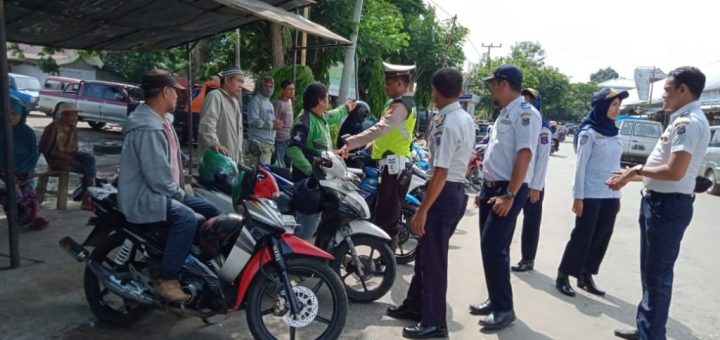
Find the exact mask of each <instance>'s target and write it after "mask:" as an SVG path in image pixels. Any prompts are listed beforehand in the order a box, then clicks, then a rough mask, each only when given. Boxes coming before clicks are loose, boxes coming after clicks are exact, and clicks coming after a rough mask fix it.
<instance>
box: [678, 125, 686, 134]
mask: <svg viewBox="0 0 720 340" xmlns="http://www.w3.org/2000/svg"><path fill="white" fill-rule="evenodd" d="M686 126H687V124H683V125H679V126H678V125H676V126H675V132H677V134H678V135H682V134H684V133H685V131H686Z"/></svg>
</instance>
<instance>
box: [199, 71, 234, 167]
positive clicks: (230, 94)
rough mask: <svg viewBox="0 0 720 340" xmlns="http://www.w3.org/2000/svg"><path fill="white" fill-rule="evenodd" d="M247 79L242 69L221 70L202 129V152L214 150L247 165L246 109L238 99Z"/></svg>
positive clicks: (202, 118)
mask: <svg viewBox="0 0 720 340" xmlns="http://www.w3.org/2000/svg"><path fill="white" fill-rule="evenodd" d="M244 82H245V79H244V75H243V72H242V71H241V70H240V69H239V68H235V67H232V68H229V69H227V70H225V71H223V72H221V73H220V88H219V89H217V90H216V91H212V92H210V93H208V94H207V96H206V97H205V100H204V101H203V105H202V108H201V109H200V127H199V128H198V139H199V140H200V152H201V154H204V153H205V152H206V151H207V150H209V149H214V150H216V151H218V152H222V153H224V154H226V155H228V156H230V157H231V158H232V159H233V160H234V161H235V162H237V163H238V164H243V151H242V150H243V148H242V141H243V124H242V110H241V109H240V103H239V102H238V99H237V98H238V96H239V95H240V94H241V93H242V85H243V83H244Z"/></svg>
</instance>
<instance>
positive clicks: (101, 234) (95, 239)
mask: <svg viewBox="0 0 720 340" xmlns="http://www.w3.org/2000/svg"><path fill="white" fill-rule="evenodd" d="M87 225H92V226H94V227H93V230H92V232H90V234H89V235H88V236H87V238H85V242H83V243H82V246H83V247H97V246H98V244H100V243H101V242H102V241H103V240H105V239H107V237H108V235H110V234H111V233H112V232H113V231H115V228H113V226H112V224H111V223H108V221H106V219H105V218H100V217H91V218H90V220H88V224H87Z"/></svg>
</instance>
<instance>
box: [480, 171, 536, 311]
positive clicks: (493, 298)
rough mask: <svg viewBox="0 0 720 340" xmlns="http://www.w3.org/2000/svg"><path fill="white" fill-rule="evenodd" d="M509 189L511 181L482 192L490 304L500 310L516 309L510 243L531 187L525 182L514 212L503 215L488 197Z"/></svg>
mask: <svg viewBox="0 0 720 340" xmlns="http://www.w3.org/2000/svg"><path fill="white" fill-rule="evenodd" d="M506 189H507V184H505V185H502V186H496V187H493V188H488V187H483V189H482V191H481V192H480V252H481V253H482V260H483V269H484V270H485V284H486V285H487V290H488V294H489V295H490V303H491V304H492V307H493V311H496V312H507V311H510V310H512V309H513V297H512V286H511V285H510V243H511V242H512V238H513V234H514V233H515V224H516V222H517V217H518V214H520V210H521V209H522V208H523V207H524V206H525V202H526V201H527V196H528V186H527V184H523V185H522V186H521V187H520V190H518V192H517V194H516V195H515V199H514V200H513V204H512V208H511V209H510V212H509V213H508V214H507V215H506V216H504V217H500V216H498V215H497V214H495V213H494V212H493V211H492V205H490V204H489V203H488V200H489V199H490V198H492V197H495V196H500V195H502V194H503V193H505V190H506Z"/></svg>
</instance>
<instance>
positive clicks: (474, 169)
mask: <svg viewBox="0 0 720 340" xmlns="http://www.w3.org/2000/svg"><path fill="white" fill-rule="evenodd" d="M486 148H487V144H478V145H476V146H475V150H473V152H472V156H471V157H470V161H469V162H468V167H467V171H466V173H465V179H466V180H467V187H466V189H467V191H468V192H469V193H471V194H477V193H479V192H480V190H481V189H482V183H483V176H482V170H483V159H484V158H485V149H486Z"/></svg>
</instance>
